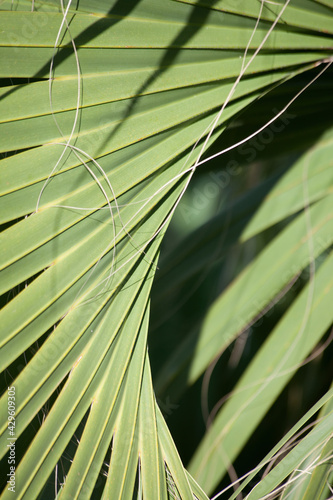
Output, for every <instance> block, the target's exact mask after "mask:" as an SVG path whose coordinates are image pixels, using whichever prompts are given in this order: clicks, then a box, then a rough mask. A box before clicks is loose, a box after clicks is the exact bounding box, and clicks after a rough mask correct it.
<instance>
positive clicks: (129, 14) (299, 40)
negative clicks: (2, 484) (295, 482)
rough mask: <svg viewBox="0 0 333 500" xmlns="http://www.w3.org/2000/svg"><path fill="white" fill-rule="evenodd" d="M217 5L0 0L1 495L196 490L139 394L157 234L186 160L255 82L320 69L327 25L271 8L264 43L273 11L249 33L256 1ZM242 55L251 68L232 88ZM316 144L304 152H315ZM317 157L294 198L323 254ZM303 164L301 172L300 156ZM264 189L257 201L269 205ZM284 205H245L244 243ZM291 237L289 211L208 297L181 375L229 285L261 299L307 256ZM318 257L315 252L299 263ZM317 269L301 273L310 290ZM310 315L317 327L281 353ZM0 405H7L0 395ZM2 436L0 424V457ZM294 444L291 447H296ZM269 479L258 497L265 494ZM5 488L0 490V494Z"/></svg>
mask: <svg viewBox="0 0 333 500" xmlns="http://www.w3.org/2000/svg"><path fill="white" fill-rule="evenodd" d="M207 7H208V8H207ZM222 10H225V12H224V11H223V12H222ZM222 10H221V2H209V4H208V5H207V4H205V2H202V6H199V5H197V4H195V5H190V4H188V5H186V3H181V2H173V1H167V2H165V1H163V2H162V0H158V1H156V0H154V1H152V0H142V1H139V2H136V1H132V2H129V3H127V4H126V6H125V5H124V3H120V2H119V1H113V2H111V6H110V3H109V2H106V1H104V0H103V1H99V2H95V1H93V2H87V1H86V0H85V1H82V2H81V1H80V2H79V3H78V4H77V5H76V4H74V3H71V2H70V3H68V4H67V6H65V7H64V6H63V4H62V3H60V5H59V3H58V2H56V1H54V0H52V1H51V0H50V1H48V2H33V4H31V2H28V1H21V0H20V1H17V2H14V3H12V2H9V1H4V2H3V3H2V5H1V12H0V15H1V18H2V22H3V26H5V29H4V30H2V32H1V34H0V57H1V59H2V60H3V61H4V64H3V65H2V68H1V70H0V75H1V78H3V79H4V80H3V82H4V85H3V87H2V89H1V93H0V95H1V105H0V109H1V122H0V123H1V135H0V151H1V152H2V153H3V159H2V160H1V162H0V168H1V175H2V179H3V183H2V188H1V199H0V200H1V201H0V203H1V214H2V216H1V217H2V218H1V221H2V223H4V224H5V226H4V227H5V230H4V231H3V233H2V235H1V246H2V249H3V251H2V254H1V264H0V265H1V274H2V275H1V277H2V279H1V291H2V293H3V294H6V293H13V295H14V296H13V298H12V299H11V300H9V301H8V303H6V305H5V306H4V307H3V309H2V311H1V324H2V326H3V333H2V335H1V356H0V364H1V367H2V370H4V371H5V370H8V372H9V374H10V376H12V377H13V378H14V381H13V385H14V386H15V391H16V394H17V400H16V428H15V437H16V438H17V449H18V457H19V458H18V462H19V464H18V467H17V473H16V474H17V482H16V496H17V498H49V497H50V498H64V499H66V498H105V499H107V498H124V499H128V498H132V497H134V495H139V497H140V495H141V496H142V497H143V498H146V499H150V498H151V499H153V498H154V499H155V498H162V499H164V498H165V499H167V498H172V497H174V498H182V499H187V498H188V499H190V498H191V499H192V498H198V499H199V500H200V499H207V496H206V494H205V493H204V492H203V490H201V488H200V487H199V486H198V484H197V483H196V481H195V480H194V479H193V477H192V476H191V475H190V474H189V473H188V472H187V471H186V470H185V469H184V467H183V465H182V461H181V459H180V457H179V454H178V452H177V450H176V447H175V444H174V442H173V439H172V437H171V434H170V432H169V430H168V428H167V425H166V423H165V420H164V417H163V415H162V413H161V411H160V409H159V407H158V404H157V402H156V400H155V395H154V390H153V384H152V376H151V370H150V360H149V357H148V350H147V333H148V323H149V297H150V289H151V285H152V281H153V277H154V274H155V270H156V263H157V259H158V255H159V249H160V244H161V239H162V236H163V235H164V233H165V231H166V228H167V226H168V224H169V222H170V219H171V217H172V215H173V213H174V211H175V208H176V206H177V205H178V203H179V201H180V198H181V196H182V194H183V192H184V190H185V189H186V187H187V185H188V183H189V180H190V178H191V176H192V172H191V171H190V170H189V169H188V168H189V167H190V166H192V165H194V163H195V161H196V159H199V158H201V157H202V154H203V153H204V152H206V151H208V149H209V148H210V147H211V146H212V144H213V143H214V141H215V140H216V139H217V138H218V137H219V136H220V134H221V133H222V132H223V131H224V130H225V128H226V127H227V126H228V124H229V123H230V120H231V119H232V118H234V117H235V116H238V115H239V113H240V112H241V111H244V109H245V108H247V107H248V106H249V105H250V104H251V103H253V102H254V101H256V100H257V99H258V98H259V97H260V96H262V95H263V94H265V93H266V92H267V91H268V90H269V89H271V88H272V87H273V86H274V87H275V86H277V85H279V84H281V83H283V82H284V81H286V80H288V79H290V78H291V77H292V76H294V75H296V74H300V73H302V72H304V71H306V70H308V69H310V68H313V67H315V66H316V65H317V64H318V61H322V60H325V59H326V58H327V54H328V53H329V51H330V49H331V46H332V40H331V37H330V36H328V35H323V34H322V31H325V33H328V32H331V31H330V29H329V26H330V24H329V22H328V19H327V13H328V12H330V11H329V9H328V7H327V6H326V7H325V6H323V5H320V4H318V3H314V2H306V5H305V8H303V9H302V8H298V7H297V6H296V7H292V8H291V9H290V10H289V11H288V9H286V11H285V12H286V18H285V19H284V18H283V17H282V18H281V19H279V22H278V23H277V26H276V27H275V30H274V36H272V37H267V40H265V37H266V36H267V33H268V32H269V31H268V30H269V29H270V27H271V21H272V19H276V15H277V13H276V12H275V11H274V9H273V10H270V11H268V10H267V9H264V11H263V12H264V15H263V16H262V19H261V20H259V22H258V24H257V26H256V29H255V31H254V26H255V21H254V19H256V18H257V16H258V8H257V5H256V4H255V2H251V3H249V4H248V5H247V6H246V7H245V6H239V8H238V9H235V8H233V7H230V6H229V7H228V8H227V7H226V6H225V4H223V9H222ZM287 13H288V14H287ZM296 19H297V21H296ZM286 22H287V23H288V24H289V25H290V26H288V28H286V26H285V23H286ZM300 28H301V29H300ZM306 30H308V31H306ZM263 41H265V43H264V50H262V51H260V53H258V54H257V55H256V57H255V58H253V54H254V53H255V52H254V51H256V50H257V51H258V52H259V49H261V44H262V43H263ZM244 51H246V52H247V51H249V54H248V55H247V57H245V58H244V57H243V56H244ZM251 58H253V59H254V60H253V64H252V66H251V72H248V73H247V74H246V77H245V78H244V79H243V80H242V81H240V83H239V84H238V85H237V88H236V90H235V92H233V89H234V80H235V78H237V76H238V75H239V74H240V72H241V71H242V68H244V64H247V63H249V62H250V60H251ZM7 78H14V79H15V80H14V81H10V80H6V79H7ZM26 79H28V80H26ZM30 79H31V80H30ZM226 101H228V106H227V108H226V109H225V110H224V112H223V113H222V114H218V115H217V112H218V110H219V109H220V108H221V106H222V105H223V104H224V103H225V102H226ZM229 101H230V103H229ZM213 123H214V130H213V128H212V125H213ZM208 131H211V133H209V135H208ZM206 137H207V140H205V138H206ZM325 147H326V143H325V144H323V143H320V144H319V145H318V151H317V152H318V154H319V155H320V153H321V152H322V149H325ZM326 160H327V158H326V156H325V163H324V164H323V165H321V167H320V168H319V170H320V173H322V172H323V173H322V175H323V177H322V178H321V182H319V184H314V187H313V188H311V201H316V203H314V205H313V206H311V209H310V211H311V218H312V220H313V221H314V222H315V223H316V224H317V226H316V227H315V229H314V234H315V236H316V237H317V236H318V238H319V237H321V238H323V239H324V241H325V245H326V246H325V247H324V249H326V248H328V247H329V246H330V244H331V239H330V235H331V233H332V231H331V229H332V228H331V225H332V224H331V219H330V218H326V217H325V214H326V213H327V211H328V206H329V204H330V203H331V197H330V196H329V193H328V192H326V191H325V189H324V187H323V186H324V183H325V180H327V178H329V179H330V177H327V175H328V173H327V172H328V170H327V169H328V167H329V162H328V161H326ZM300 168H301V167H297V165H295V167H294V168H293V169H291V170H290V176H289V177H288V176H286V177H285V180H282V181H281V183H282V189H286V190H287V191H288V185H289V184H288V183H290V182H292V183H294V182H295V179H296V183H297V180H298V183H299V175H300ZM313 169H314V171H313V172H312V167H311V175H314V176H315V175H316V174H317V171H316V170H315V169H316V164H314V165H313ZM283 182H284V183H285V184H283ZM285 186H287V187H285ZM296 189H297V187H296ZM298 189H299V186H298ZM275 196H276V193H275V191H273V194H272V201H267V206H268V207H269V209H270V210H272V208H271V207H272V206H274V203H275V201H274V200H275ZM292 199H293V196H292V195H291V196H290V198H289V208H287V209H286V210H285V211H284V212H283V211H282V212H280V213H279V214H278V215H276V216H275V218H274V217H272V218H271V219H270V220H268V221H262V220H261V218H260V211H259V212H258V220H257V219H254V220H253V221H252V226H251V225H250V226H248V229H247V231H248V232H246V231H245V233H243V238H244V239H246V238H249V237H250V236H251V235H253V234H256V232H259V231H262V230H263V229H264V228H265V227H267V224H268V225H271V224H274V223H275V222H276V220H280V219H282V218H285V217H287V216H288V215H290V214H293V213H295V212H296V211H297V210H299V209H300V208H301V207H300V206H299V205H296V206H294V207H292ZM269 203H271V205H269ZM265 224H266V225H265ZM304 231H305V228H304V219H303V218H302V216H299V217H297V218H296V219H295V221H294V222H293V224H292V225H290V227H287V228H286V229H285V231H284V232H283V233H282V234H281V235H279V236H278V237H277V239H276V241H274V242H273V243H272V245H271V246H270V247H269V248H267V250H265V252H263V255H259V257H258V259H257V261H256V262H254V263H253V266H252V268H251V267H250V268H249V269H248V270H246V271H245V272H244V273H243V275H242V276H240V278H239V280H238V281H237V282H235V284H234V287H233V288H232V289H231V291H230V293H229V296H228V295H226V296H223V297H221V299H218V300H217V303H216V305H215V306H213V309H212V312H210V313H209V315H208V317H207V321H206V324H205V326H204V328H203V332H202V335H201V338H200V340H199V343H198V345H197V346H196V349H197V348H200V350H201V354H200V356H194V357H193V360H192V364H191V374H190V378H189V380H190V382H193V381H194V380H196V378H197V377H198V376H199V375H200V374H201V373H202V371H203V370H204V369H205V368H206V367H207V365H208V364H209V363H210V361H211V360H212V357H213V355H214V353H215V354H216V349H221V348H223V347H224V346H225V345H227V343H228V342H230V341H231V340H232V338H234V337H235V335H236V334H237V332H238V331H239V328H240V327H243V326H244V325H243V324H242V325H237V326H236V327H235V326H234V325H233V326H232V327H230V330H227V334H226V335H224V339H223V341H222V343H221V339H220V338H219V336H218V335H217V334H216V331H215V326H214V324H215V320H216V318H215V316H214V315H215V314H218V315H219V314H222V313H221V311H223V310H224V309H223V308H225V307H229V303H228V301H230V303H231V304H232V303H234V295H235V294H236V295H238V293H239V287H244V283H245V284H246V283H247V282H248V283H250V282H251V279H252V275H253V274H251V273H254V272H257V271H258V269H259V271H260V272H261V270H263V271H264V272H263V282H264V283H263V285H262V286H263V289H262V290H260V289H255V290H254V291H253V290H252V289H251V288H249V290H248V291H249V293H252V294H254V296H255V297H256V298H257V299H258V300H260V301H261V305H262V295H265V298H266V300H270V299H271V298H272V297H273V296H274V295H275V294H276V293H277V291H278V290H279V289H281V288H282V287H283V286H284V285H285V284H286V283H287V282H288V280H289V279H290V276H289V275H288V276H284V275H283V276H282V271H284V270H285V269H286V268H287V267H288V266H291V265H294V264H295V265H296V264H297V263H298V262H299V259H301V258H302V259H303V258H306V255H307V254H306V251H305V249H306V245H307V241H305V242H304V243H303V244H302V245H300V246H298V245H297V241H298V239H299V238H300V237H301V235H302V234H304ZM291 237H293V238H294V240H293V241H294V244H295V246H294V247H293V248H292V249H291V251H290V252H289V253H288V254H287V255H286V257H285V259H280V261H279V262H278V264H277V266H276V268H275V269H274V272H273V273H269V272H268V273H267V272H265V270H267V266H268V262H270V259H272V255H273V256H274V255H276V254H278V253H280V252H281V251H282V250H283V249H285V248H286V242H287V241H290V238H291ZM312 237H314V235H312ZM322 250H323V247H322V245H319V244H318V245H315V248H314V255H319V254H320V252H321V251H322ZM306 264H307V262H305V263H304V262H303V261H302V264H301V265H298V268H297V269H298V270H299V269H302V266H304V265H306ZM330 265H331V259H330V260H328V261H327V263H326V264H325V266H330ZM323 269H325V268H324V266H323ZM322 274H323V278H318V282H319V281H320V279H322V280H323V286H326V285H327V286H328V284H327V283H326V281H325V278H326V279H327V275H325V273H324V271H323V272H322ZM271 280H275V281H276V283H274V286H273V285H272V282H271ZM254 285H255V284H254ZM268 285H269V286H268ZM254 288H256V287H254ZM257 288H258V287H257ZM327 297H328V296H327ZM327 297H324V298H323V300H327ZM301 300H304V299H301V298H300V301H301ZM318 300H319V299H318ZM221 303H222V305H221ZM237 307H238V308H239V310H237V314H239V315H242V316H243V317H244V318H245V320H244V322H243V323H244V324H246V322H247V321H248V320H249V319H250V318H253V316H254V315H255V314H256V313H257V311H256V310H254V311H253V308H252V309H251V307H250V308H249V311H248V310H247V308H248V303H247V299H246V297H245V296H244V301H243V302H242V301H240V302H239V304H238V306H237ZM297 307H301V306H299V305H298V303H295V304H294V306H293V309H291V310H290V313H288V314H290V315H292V314H295V313H293V311H294V309H295V310H296V309H297ZM216 311H217V312H216ZM311 314H312V312H311ZM313 314H315V312H314V313H313ZM244 315H245V316H244ZM329 319H330V316H329V317H326V316H325V317H322V318H321V322H322V324H321V327H320V328H319V327H318V329H317V332H316V336H315V337H314V338H313V339H312V343H311V344H309V345H307V346H305V347H304V349H303V351H304V352H303V351H300V352H299V353H298V354H299V356H298V357H297V360H293V362H294V363H295V362H298V361H301V360H302V359H303V358H304V356H306V353H307V352H308V351H309V349H310V348H311V346H312V345H313V344H314V342H315V341H316V339H317V340H318V339H319V338H320V336H321V335H322V334H323V330H324V328H325V326H327V323H328V321H329ZM286 321H289V322H290V323H292V324H293V325H294V322H293V320H289V319H288V316H286ZM227 326H228V325H227ZM228 328H229V326H228ZM272 338H273V339H274V338H275V334H274V333H273V334H272ZM181 352H182V351H181ZM176 356H179V354H178V353H176ZM261 356H262V355H261V354H260V352H259V353H258V359H261ZM256 359H257V358H256ZM256 359H255V360H254V361H253V363H254V366H255V363H258V361H256ZM182 363H183V360H182ZM169 376H170V375H169V373H168V374H167V375H166V376H165V381H166V382H168V380H169ZM246 376H247V375H246V374H245V375H244V377H245V379H246ZM241 383H242V382H240V384H241ZM281 383H282V382H281ZM278 390H279V388H276V392H278ZM272 394H273V393H272ZM235 398H237V393H235ZM272 398H273V396H271V398H269V399H268V400H267V405H269V404H270V403H271V400H272ZM232 402H233V400H232ZM0 406H1V415H6V411H7V394H6V392H5V393H4V394H3V396H2V398H1V400H0ZM41 417H43V418H42V419H41ZM259 420H260V418H259V416H258V421H259ZM258 421H253V422H252V424H253V425H257V424H258ZM219 422H220V418H219V419H217V421H216V429H217V431H216V432H217V433H218V434H219V432H220V431H219V425H220V424H219ZM327 422H329V416H327V417H325V418H324V420H323V423H322V424H319V425H318V429H319V431H318V432H319V433H320V439H324V437H325V436H326V434H327V429H328V423H327ZM36 425H37V432H36V430H35V426H36ZM214 429H215V428H214ZM7 431H8V429H7V421H6V418H4V419H2V421H1V436H0V450H1V457H4V459H6V453H7V452H8V447H7V443H8V435H7ZM214 432H215V431H214ZM316 439H317V438H316ZM244 442H245V438H244V440H243V441H242V442H241V441H239V445H238V447H239V448H240V447H241V446H243V443H244ZM311 443H312V441H311V438H309V439H308V441H306V442H304V444H303V445H302V447H301V448H302V452H303V448H304V449H306V450H308V448H309V446H310V445H311ZM204 446H205V444H203V447H204ZM201 453H202V449H201V448H199V450H198V455H197V456H200V454H201ZM68 456H69V457H70V458H69V460H66V457H68ZM196 460H197V458H195V459H194V464H195V461H196ZM60 466H62V467H63V470H62V471H61V473H60V472H59V471H60ZM190 468H191V470H192V469H193V471H194V473H195V474H196V475H197V479H199V482H200V481H202V484H203V485H204V487H205V488H207V489H211V488H212V484H216V481H217V479H216V478H217V477H220V475H221V471H219V472H218V475H217V476H216V477H215V478H214V480H213V481H209V482H208V481H207V482H206V479H204V477H203V476H204V474H203V475H201V472H200V473H199V472H198V471H196V467H195V465H193V466H192V465H191V467H190ZM288 473H289V469H288V470H287V472H286V474H288ZM281 477H282V474H281ZM268 478H269V476H267V480H266V481H265V483H263V486H262V488H263V489H264V490H265V491H266V489H267V488H268V489H269V488H274V487H275V484H273V483H274V482H272V483H270V482H269V479H268ZM54 482H55V488H54V484H53V483H54ZM10 495H11V491H10V490H8V489H6V488H5V489H4V490H3V493H2V497H1V498H4V499H6V498H7V497H9V496H10Z"/></svg>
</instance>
